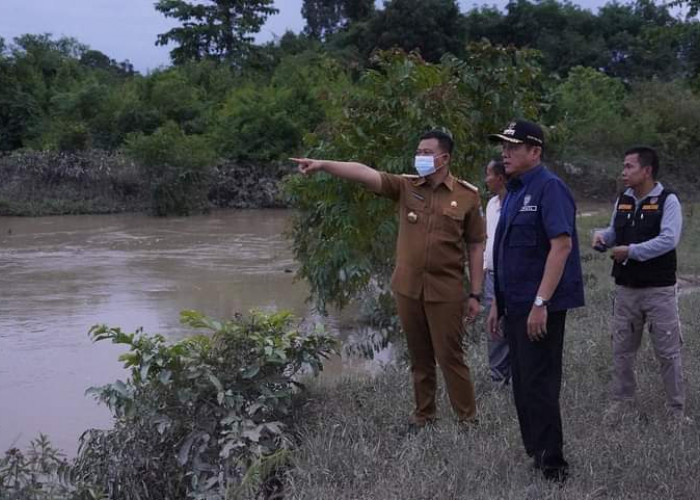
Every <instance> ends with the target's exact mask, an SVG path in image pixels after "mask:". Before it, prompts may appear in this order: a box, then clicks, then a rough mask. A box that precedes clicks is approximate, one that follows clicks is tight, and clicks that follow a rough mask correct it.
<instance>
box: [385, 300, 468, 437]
mask: <svg viewBox="0 0 700 500" xmlns="http://www.w3.org/2000/svg"><path fill="white" fill-rule="evenodd" d="M395 297H396V305H397V309H398V313H399V320H400V321H401V326H402V327H403V330H404V332H406V339H407V341H408V352H409V355H410V358H411V374H412V376H413V391H414V395H415V402H416V408H415V412H414V421H415V422H416V423H417V424H424V423H425V422H426V421H428V420H431V419H434V418H435V390H436V386H437V381H436V372H435V362H436V360H437V363H438V364H439V365H440V368H441V369H442V373H443V375H444V377H445V383H446V384H447V393H448V394H449V396H450V402H451V403H452V408H453V409H454V411H455V413H456V414H457V419H458V420H464V421H469V420H473V419H474V418H475V416H476V402H475V400H474V385H473V384H472V381H471V377H470V375H469V367H468V366H467V365H466V363H465V361H464V353H463V351H462V343H461V339H462V334H463V326H462V313H463V303H462V302H424V301H422V300H415V299H411V298H409V297H406V296H404V295H400V294H395Z"/></svg>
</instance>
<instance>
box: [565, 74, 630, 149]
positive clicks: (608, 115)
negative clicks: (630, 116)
mask: <svg viewBox="0 0 700 500" xmlns="http://www.w3.org/2000/svg"><path fill="white" fill-rule="evenodd" d="M625 97H626V95H625V87H624V84H623V83H622V81H621V80H619V79H618V78H612V77H609V76H607V75H605V74H604V73H602V72H600V71H597V70H595V69H593V68H584V67H582V66H577V67H575V68H573V69H572V70H571V72H570V73H569V76H568V77H567V78H566V79H565V80H564V81H563V82H562V83H561V85H559V86H558V87H557V88H556V89H555V91H554V105H555V113H554V114H555V115H556V116H554V117H553V119H554V120H555V121H556V122H557V123H558V126H559V127H560V128H562V129H563V130H562V132H561V133H560V137H559V139H560V141H559V144H558V145H559V146H560V148H559V149H560V151H557V153H558V154H559V155H563V154H566V152H567V151H572V150H573V151H581V152H583V154H586V155H590V151H591V149H594V150H595V151H599V152H600V151H604V153H603V154H606V155H607V154H610V152H611V151H612V152H616V150H618V149H619V148H620V143H621V142H624V141H625V137H624V136H623V137H621V133H624V130H623V123H624V117H623V116H622V114H623V111H624V103H625ZM611 132H612V133H611ZM624 135H625V136H626V135H628V134H624Z"/></svg>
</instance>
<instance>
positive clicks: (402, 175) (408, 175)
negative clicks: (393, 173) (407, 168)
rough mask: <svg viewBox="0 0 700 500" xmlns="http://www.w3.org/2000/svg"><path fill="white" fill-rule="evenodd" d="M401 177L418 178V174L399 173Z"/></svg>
mask: <svg viewBox="0 0 700 500" xmlns="http://www.w3.org/2000/svg"><path fill="white" fill-rule="evenodd" d="M401 177H405V178H406V179H420V176H419V175H415V174H401Z"/></svg>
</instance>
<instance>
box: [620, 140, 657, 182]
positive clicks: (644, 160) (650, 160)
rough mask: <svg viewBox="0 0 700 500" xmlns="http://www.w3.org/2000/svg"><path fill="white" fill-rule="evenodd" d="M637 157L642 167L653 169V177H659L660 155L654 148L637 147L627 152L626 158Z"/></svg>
mask: <svg viewBox="0 0 700 500" xmlns="http://www.w3.org/2000/svg"><path fill="white" fill-rule="evenodd" d="M628 155H637V158H639V164H640V165H641V166H642V167H651V176H652V177H653V178H654V179H656V177H657V176H658V175H659V155H658V153H657V152H656V150H655V149H654V148H651V147H649V146H635V147H633V148H629V149H628V150H627V151H625V156H628Z"/></svg>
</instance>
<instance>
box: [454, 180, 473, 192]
mask: <svg viewBox="0 0 700 500" xmlns="http://www.w3.org/2000/svg"><path fill="white" fill-rule="evenodd" d="M455 180H456V181H457V182H459V183H460V184H461V185H462V186H464V187H465V188H467V189H470V190H472V191H474V192H475V193H478V192H479V188H478V187H476V186H475V185H474V184H471V183H469V182H467V181H465V180H462V179H455Z"/></svg>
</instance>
